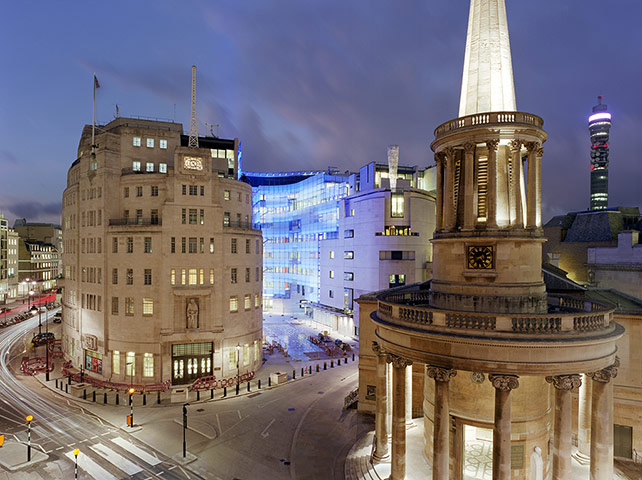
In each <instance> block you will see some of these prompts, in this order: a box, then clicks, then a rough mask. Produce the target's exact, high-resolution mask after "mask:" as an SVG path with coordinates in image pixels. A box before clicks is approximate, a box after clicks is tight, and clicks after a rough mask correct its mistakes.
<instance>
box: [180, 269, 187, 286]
mask: <svg viewBox="0 0 642 480" xmlns="http://www.w3.org/2000/svg"><path fill="white" fill-rule="evenodd" d="M185 281H186V275H185V269H184V268H181V285H185Z"/></svg>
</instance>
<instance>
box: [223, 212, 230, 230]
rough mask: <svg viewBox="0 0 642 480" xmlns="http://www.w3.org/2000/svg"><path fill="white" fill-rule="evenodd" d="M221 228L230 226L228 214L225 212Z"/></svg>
mask: <svg viewBox="0 0 642 480" xmlns="http://www.w3.org/2000/svg"><path fill="white" fill-rule="evenodd" d="M223 226H224V227H229V226H230V212H225V213H224V214H223Z"/></svg>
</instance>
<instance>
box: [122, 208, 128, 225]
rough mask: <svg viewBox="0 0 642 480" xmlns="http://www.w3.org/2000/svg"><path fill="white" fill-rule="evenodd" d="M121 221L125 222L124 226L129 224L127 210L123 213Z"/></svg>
mask: <svg viewBox="0 0 642 480" xmlns="http://www.w3.org/2000/svg"><path fill="white" fill-rule="evenodd" d="M123 221H124V222H125V225H127V224H128V223H129V210H124V211H123Z"/></svg>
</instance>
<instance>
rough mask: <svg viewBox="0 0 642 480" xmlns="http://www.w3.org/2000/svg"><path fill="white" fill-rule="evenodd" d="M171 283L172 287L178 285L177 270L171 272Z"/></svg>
mask: <svg viewBox="0 0 642 480" xmlns="http://www.w3.org/2000/svg"><path fill="white" fill-rule="evenodd" d="M169 283H170V284H171V285H176V269H174V268H172V269H171V270H170V271H169Z"/></svg>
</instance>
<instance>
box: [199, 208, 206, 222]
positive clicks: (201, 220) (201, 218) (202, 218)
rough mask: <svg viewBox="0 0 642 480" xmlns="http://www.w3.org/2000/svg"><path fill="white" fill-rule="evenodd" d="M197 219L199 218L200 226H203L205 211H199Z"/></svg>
mask: <svg viewBox="0 0 642 480" xmlns="http://www.w3.org/2000/svg"><path fill="white" fill-rule="evenodd" d="M198 218H199V221H200V223H201V225H203V224H204V223H205V210H203V209H202V208H201V209H200V211H199V217H198Z"/></svg>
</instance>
